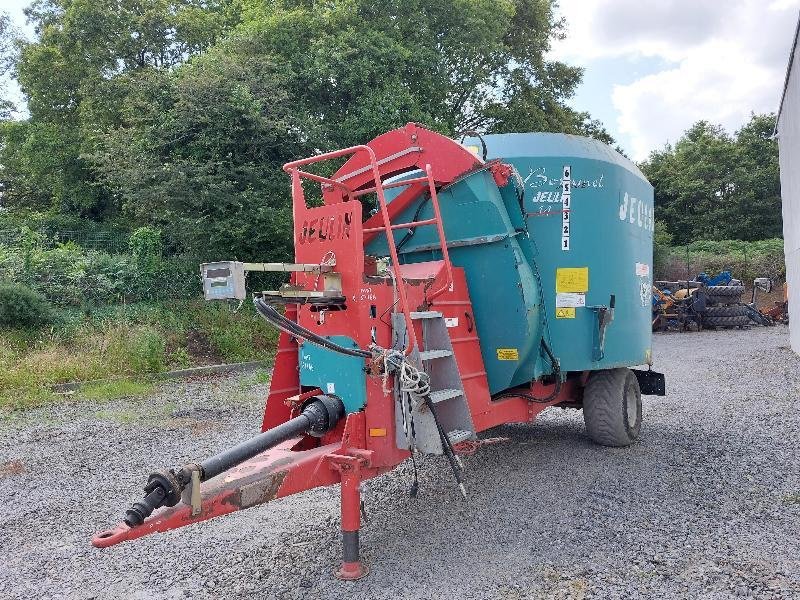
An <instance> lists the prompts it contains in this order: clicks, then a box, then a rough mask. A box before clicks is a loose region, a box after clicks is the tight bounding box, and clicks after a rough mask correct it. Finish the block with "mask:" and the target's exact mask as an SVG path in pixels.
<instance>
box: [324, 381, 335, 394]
mask: <svg viewBox="0 0 800 600" xmlns="http://www.w3.org/2000/svg"><path fill="white" fill-rule="evenodd" d="M325 387H326V388H327V392H328V393H329V394H335V393H336V385H334V384H333V383H329V384H327V385H326V386H325Z"/></svg>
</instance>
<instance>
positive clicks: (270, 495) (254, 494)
mask: <svg viewBox="0 0 800 600" xmlns="http://www.w3.org/2000/svg"><path fill="white" fill-rule="evenodd" d="M287 473H288V471H279V472H278V473H272V474H271V475H270V476H269V477H266V478H264V479H262V480H261V481H255V482H253V483H250V484H247V485H244V486H242V487H241V488H240V489H239V493H238V495H236V494H235V495H234V498H233V499H234V502H236V501H237V500H238V502H236V503H237V504H238V506H239V508H250V507H251V506H255V505H256V504H264V503H265V502H269V501H270V500H274V499H275V496H276V495H277V494H278V490H279V489H280V487H281V484H282V483H283V480H284V478H285V477H286V474H287ZM237 496H238V498H237Z"/></svg>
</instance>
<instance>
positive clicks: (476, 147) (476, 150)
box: [467, 146, 481, 156]
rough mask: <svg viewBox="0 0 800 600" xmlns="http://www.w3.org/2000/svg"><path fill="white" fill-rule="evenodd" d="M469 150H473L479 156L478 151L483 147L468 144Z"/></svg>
mask: <svg viewBox="0 0 800 600" xmlns="http://www.w3.org/2000/svg"><path fill="white" fill-rule="evenodd" d="M467 150H469V151H470V152H472V153H473V154H474V155H475V156H478V152H480V151H481V149H480V148H478V146H467Z"/></svg>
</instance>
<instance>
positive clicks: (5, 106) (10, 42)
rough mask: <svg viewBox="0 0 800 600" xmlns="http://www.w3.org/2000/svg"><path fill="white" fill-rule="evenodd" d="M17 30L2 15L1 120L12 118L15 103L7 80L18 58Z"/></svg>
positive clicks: (6, 15)
mask: <svg viewBox="0 0 800 600" xmlns="http://www.w3.org/2000/svg"><path fill="white" fill-rule="evenodd" d="M16 35H17V34H16V30H15V29H14V27H13V25H12V24H11V18H10V17H9V16H8V14H7V13H0V120H5V119H8V118H9V117H11V113H12V112H13V111H14V103H13V102H12V101H11V99H10V98H9V97H8V85H7V78H8V75H9V74H10V72H11V68H12V66H13V64H14V61H15V58H16V44H15V43H14V40H15V38H16Z"/></svg>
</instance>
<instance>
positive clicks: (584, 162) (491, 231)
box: [367, 133, 654, 393]
mask: <svg viewBox="0 0 800 600" xmlns="http://www.w3.org/2000/svg"><path fill="white" fill-rule="evenodd" d="M483 141H484V143H485V144H486V149H487V159H488V160H489V161H492V159H498V160H500V161H501V162H502V163H505V164H510V165H512V166H513V167H514V169H515V170H516V173H515V174H514V176H512V178H511V180H510V182H509V184H508V185H506V186H504V187H500V188H498V186H497V184H496V183H495V181H494V179H493V177H492V173H491V172H490V170H489V169H488V168H487V169H482V170H478V171H476V172H473V173H471V174H467V175H465V176H464V177H462V178H461V179H459V180H458V181H455V182H453V183H452V184H451V185H449V186H447V187H445V188H443V189H442V190H441V191H440V192H439V202H440V205H441V211H442V221H443V223H444V230H445V236H446V238H447V242H448V250H449V252H450V258H451V260H452V262H453V264H454V265H457V266H460V267H463V268H464V271H465V273H466V277H467V283H468V286H469V290H470V297H471V300H472V304H473V310H474V319H475V324H476V327H477V329H478V332H479V336H480V343H481V352H482V355H483V360H484V364H485V365H486V371H487V376H488V380H489V388H490V391H491V392H492V393H497V392H500V391H502V390H505V389H508V388H510V387H514V386H517V385H524V384H526V383H528V382H530V381H532V380H536V379H538V378H540V377H541V376H542V375H547V374H550V373H551V372H552V365H551V364H550V361H549V360H548V359H547V358H546V355H545V353H544V352H543V351H542V350H543V346H542V339H544V341H545V342H546V343H547V344H548V345H549V347H550V348H551V349H552V351H553V354H554V355H555V356H556V357H557V358H558V360H559V362H560V368H561V372H562V373H565V372H569V371H573V372H574V371H586V370H596V369H609V368H613V367H629V366H635V365H642V364H650V363H651V327H650V318H651V286H652V260H653V227H654V217H653V188H652V186H651V185H650V184H649V183H648V181H647V180H646V179H645V177H644V176H643V175H642V173H641V172H640V171H639V169H638V168H637V167H636V166H635V165H634V164H633V163H632V162H630V161H629V160H628V159H626V158H625V157H623V156H622V155H620V154H619V153H617V152H615V151H614V150H613V149H611V148H610V147H609V146H607V145H605V144H603V143H601V142H598V141H596V140H592V139H588V138H583V137H578V136H571V135H563V134H553V133H520V134H504V135H487V136H484V138H483ZM464 145H465V146H467V147H468V148H470V149H471V150H474V151H476V152H477V153H479V154H480V153H481V152H482V145H481V141H480V140H478V139H475V138H471V139H467V140H465V142H464ZM406 176H407V177H410V176H413V175H406ZM402 189H403V188H394V189H393V190H392V192H393V193H392V195H391V196H390V197H389V199H390V200H391V198H394V197H396V195H397V194H399V193H400V192H401V191H402ZM432 216H433V214H432V209H431V206H430V202H429V201H428V200H427V199H424V198H423V199H421V200H420V201H418V202H416V203H415V204H413V205H411V206H409V207H408V208H407V209H405V210H404V211H403V212H402V213H401V215H399V216H398V217H397V218H396V219H395V220H396V222H401V221H411V220H423V219H429V218H431V217H432ZM414 231H415V233H414V235H413V236H408V235H407V233H406V232H403V231H398V232H396V233H395V240H396V242H397V243H398V245H399V252H400V256H401V260H402V261H403V262H407V263H412V262H421V261H427V260H436V259H439V258H441V256H440V254H441V253H440V251H439V250H438V240H437V237H436V233H435V230H434V228H433V227H421V228H417V229H416V230H414ZM367 251H368V253H370V254H374V255H376V256H385V255H386V254H387V248H386V240H385V238H381V237H379V238H376V239H375V240H374V241H373V242H372V243H371V244H370V245H369V246H368V247H367ZM612 307H613V309H614V310H613V313H612V312H609V311H608V310H607V309H610V308H612ZM434 308H435V301H434ZM603 314H605V315H606V319H605V324H603V321H604V319H603ZM612 314H613V320H611V321H610V322H609V321H608V317H609V316H610V315H612ZM509 356H511V357H513V358H514V360H508V359H509Z"/></svg>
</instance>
